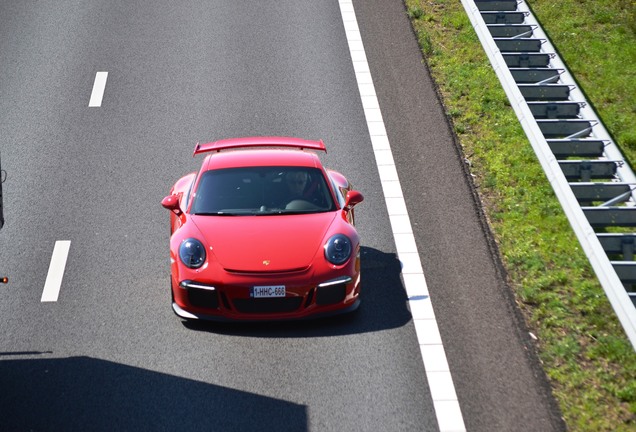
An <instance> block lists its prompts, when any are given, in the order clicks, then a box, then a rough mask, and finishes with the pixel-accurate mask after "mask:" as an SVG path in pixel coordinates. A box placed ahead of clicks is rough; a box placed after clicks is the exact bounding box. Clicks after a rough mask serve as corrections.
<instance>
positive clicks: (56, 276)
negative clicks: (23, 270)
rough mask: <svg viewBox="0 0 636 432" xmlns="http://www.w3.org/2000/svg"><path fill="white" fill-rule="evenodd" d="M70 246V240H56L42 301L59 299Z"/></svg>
mask: <svg viewBox="0 0 636 432" xmlns="http://www.w3.org/2000/svg"><path fill="white" fill-rule="evenodd" d="M70 247H71V242H70V240H59V241H56V242H55V247H54V248H53V255H52V256H51V264H50V265H49V272H48V274H47V275H46V282H45V283H44V290H43V291H42V299H41V301H42V302H55V301H57V298H58V296H59V294H60V287H61V286H62V278H63V276H64V269H65V268H66V258H67V257H68V251H69V249H70Z"/></svg>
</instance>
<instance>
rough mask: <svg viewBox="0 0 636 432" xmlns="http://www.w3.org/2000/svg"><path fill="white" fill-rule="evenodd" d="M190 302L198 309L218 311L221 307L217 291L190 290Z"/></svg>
mask: <svg viewBox="0 0 636 432" xmlns="http://www.w3.org/2000/svg"><path fill="white" fill-rule="evenodd" d="M188 301H189V302H190V304H191V305H192V306H196V307H202V308H207V309H216V308H218V307H219V296H218V295H217V294H216V291H215V290H205V289H197V288H189V289H188Z"/></svg>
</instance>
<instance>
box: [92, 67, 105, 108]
mask: <svg viewBox="0 0 636 432" xmlns="http://www.w3.org/2000/svg"><path fill="white" fill-rule="evenodd" d="M107 78H108V72H97V73H96V74H95V82H94V83H93V91H92V93H91V99H90V101H89V102H88V106H89V107H101V106H102V98H103V97H104V89H105V88H106V79H107Z"/></svg>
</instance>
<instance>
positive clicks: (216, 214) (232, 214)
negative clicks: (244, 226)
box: [193, 211, 240, 216]
mask: <svg viewBox="0 0 636 432" xmlns="http://www.w3.org/2000/svg"><path fill="white" fill-rule="evenodd" d="M193 215H194V216H239V215H240V213H230V212H223V211H220V212H199V213H193Z"/></svg>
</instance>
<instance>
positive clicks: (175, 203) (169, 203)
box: [161, 195, 182, 216]
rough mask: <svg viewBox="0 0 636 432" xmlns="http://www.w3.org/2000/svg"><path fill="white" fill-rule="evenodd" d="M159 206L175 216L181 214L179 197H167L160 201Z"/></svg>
mask: <svg viewBox="0 0 636 432" xmlns="http://www.w3.org/2000/svg"><path fill="white" fill-rule="evenodd" d="M161 205H162V206H163V207H164V208H166V209H168V210H170V211H171V212H174V214H176V215H177V216H179V215H180V214H181V213H182V212H181V208H180V207H179V197H178V196H177V195H168V196H167V197H165V198H164V199H163V200H161Z"/></svg>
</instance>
